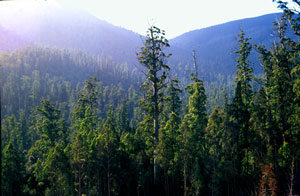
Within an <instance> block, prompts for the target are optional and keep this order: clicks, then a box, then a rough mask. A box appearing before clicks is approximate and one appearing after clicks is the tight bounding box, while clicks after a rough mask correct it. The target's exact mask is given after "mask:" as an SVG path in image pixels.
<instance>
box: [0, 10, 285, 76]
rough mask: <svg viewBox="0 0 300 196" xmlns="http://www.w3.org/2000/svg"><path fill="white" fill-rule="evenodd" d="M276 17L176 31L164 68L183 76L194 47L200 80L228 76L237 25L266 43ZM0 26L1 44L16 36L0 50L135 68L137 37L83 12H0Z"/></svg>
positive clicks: (258, 69) (252, 58)
mask: <svg viewBox="0 0 300 196" xmlns="http://www.w3.org/2000/svg"><path fill="white" fill-rule="evenodd" d="M18 9H20V10H21V11H20V10H19V11H18ZM278 18H280V14H269V15H264V16H260V17H256V18H249V19H242V20H237V21H232V22H229V23H225V24H220V25H216V26H212V27H208V28H204V29H199V30H193V31H190V32H188V33H185V34H183V35H180V36H178V37H176V38H174V39H171V40H170V45H171V48H170V50H169V51H170V52H171V53H172V54H173V55H172V57H171V58H170V66H171V67H172V68H173V69H174V72H176V73H177V74H178V75H179V76H180V77H182V76H183V77H185V78H188V77H189V73H190V69H191V67H190V66H189V65H191V64H192V55H191V52H192V50H193V49H195V50H196V53H197V60H198V61H199V65H200V71H201V72H202V73H203V75H205V77H204V80H209V79H210V78H211V77H210V76H209V75H210V74H215V73H221V74H225V75H228V74H233V73H234V71H235V68H234V65H235V57H236V56H235V55H234V54H233V53H234V51H235V50H236V48H237V45H236V42H237V38H236V37H237V34H238V33H239V32H240V29H241V28H243V29H244V31H245V33H246V35H247V36H249V37H252V38H253V39H252V40H251V43H256V44H266V45H268V46H269V45H270V44H271V43H272V41H273V40H274V36H275V35H274V33H273V31H274V28H273V22H274V21H275V20H276V19H278ZM8 19H9V20H8ZM28 21H30V22H28ZM170 22H171V21H170ZM0 26H2V27H1V28H0V34H1V37H0V42H1V43H3V42H4V41H3V40H5V41H6V40H12V39H10V38H11V37H12V36H13V37H17V39H14V41H9V42H8V43H6V42H7V41H6V42H4V43H5V44H3V45H0V50H8V49H14V48H16V47H21V46H24V44H29V43H30V44H36V45H41V46H51V47H58V48H61V49H74V50H81V51H83V52H85V53H87V54H92V55H97V56H98V55H100V56H104V57H109V58H110V57H111V58H112V60H113V61H115V62H118V63H122V64H123V63H127V64H128V67H129V68H130V69H133V68H135V67H137V66H139V64H138V61H137V58H136V52H138V50H139V48H140V47H141V45H142V43H143V39H144V37H143V36H141V35H139V34H137V33H134V32H132V31H129V30H126V29H124V28H121V27H117V26H114V25H111V24H109V23H107V22H105V21H103V20H100V19H98V18H96V17H94V16H92V15H90V14H89V13H86V12H83V11H79V10H70V9H65V8H61V7H57V6H52V7H51V6H50V7H44V6H41V5H40V6H37V7H35V8H32V10H30V9H28V10H27V9H21V8H16V10H14V12H10V13H7V12H2V13H0ZM145 31H146V30H145ZM16 35H17V36H16ZM1 40H2V41H1ZM250 61H253V65H252V66H253V67H254V72H256V73H261V72H262V68H261V66H260V65H259V63H258V61H257V55H255V54H253V55H252V56H250ZM204 73H205V74H204ZM213 79H215V77H213Z"/></svg>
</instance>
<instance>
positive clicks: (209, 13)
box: [0, 0, 280, 39]
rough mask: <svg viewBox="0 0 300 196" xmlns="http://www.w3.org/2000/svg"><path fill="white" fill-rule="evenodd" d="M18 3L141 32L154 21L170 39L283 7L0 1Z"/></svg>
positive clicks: (265, 3) (255, 2)
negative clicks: (78, 13)
mask: <svg viewBox="0 0 300 196" xmlns="http://www.w3.org/2000/svg"><path fill="white" fill-rule="evenodd" d="M15 3H18V4H20V3H22V4H24V6H25V7H27V8H29V7H32V6H34V4H37V3H38V4H52V5H57V6H67V7H72V8H76V9H84V10H86V11H88V12H90V13H91V14H93V15H95V16H97V17H98V18H100V19H103V20H106V21H107V22H109V23H111V24H114V25H117V26H121V27H124V28H126V29H129V30H132V31H134V32H137V33H139V34H142V35H145V33H146V30H147V28H148V26H149V25H150V24H154V25H157V26H159V27H160V28H162V29H164V30H166V33H167V37H168V38H169V39H170V38H174V37H176V36H178V35H180V34H182V33H185V32H188V31H191V30H194V29H200V28H203V27H208V26H212V25H215V24H220V23H224V22H228V21H232V20H237V19H242V18H248V17H255V16H259V15H264V14H268V13H274V12H279V11H280V10H279V9H278V8H277V7H276V6H277V5H276V3H273V2H272V0H251V1H249V0H227V1H224V0H214V1H203V0H185V1H182V0H164V1H161V0H151V1H150V0H127V1H124V0H86V1H82V0H48V1H31V0H17V1H14V2H1V3H0V11H2V12H3V11H4V10H7V11H9V10H10V9H13V4H15ZM24 9H26V8H24Z"/></svg>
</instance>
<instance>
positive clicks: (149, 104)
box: [137, 26, 170, 184]
mask: <svg viewBox="0 0 300 196" xmlns="http://www.w3.org/2000/svg"><path fill="white" fill-rule="evenodd" d="M164 36H165V32H164V31H163V30H160V29H159V28H157V27H155V26H151V27H150V28H149V29H148V33H147V39H146V41H145V43H144V46H143V47H142V48H141V51H140V52H139V53H138V54H137V55H138V60H139V61H140V63H141V64H142V65H143V66H144V67H145V68H146V69H147V73H146V74H145V75H146V77H147V81H146V82H144V84H143V86H142V88H143V89H144V90H146V93H147V94H146V97H145V99H144V100H143V101H142V103H143V109H144V110H145V111H146V112H147V113H148V115H150V116H151V118H152V119H153V131H154V152H153V156H154V183H155V184H157V183H158V163H157V146H158V144H159V126H160V123H159V115H160V113H161V111H162V98H163V89H164V88H165V80H166V78H167V71H168V70H169V69H170V68H169V66H168V65H167V64H166V63H165V59H166V58H167V57H169V56H170V55H166V54H165V53H164V51H163V49H164V48H166V47H169V43H168V40H167V39H166V38H165V37H164Z"/></svg>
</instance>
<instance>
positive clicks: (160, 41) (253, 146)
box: [0, 0, 300, 196]
mask: <svg viewBox="0 0 300 196" xmlns="http://www.w3.org/2000/svg"><path fill="white" fill-rule="evenodd" d="M276 3H277V4H278V6H279V7H280V8H281V9H283V10H284V14H283V15H282V16H281V18H280V20H279V21H277V22H275V23H274V28H275V29H276V32H277V33H276V37H275V38H274V42H273V44H272V45H270V46H265V45H261V44H260V43H257V44H252V43H250V41H251V40H252V39H253V38H251V37H249V35H248V34H247V33H246V32H245V31H244V30H241V31H240V33H239V34H238V35H237V37H238V40H237V42H236V45H237V50H236V51H235V54H236V59H235V60H236V62H235V65H232V66H235V68H234V69H236V72H235V75H234V76H231V75H228V76H227V78H224V76H223V75H220V74H218V73H216V74H214V75H213V77H212V78H214V80H211V81H209V80H206V81H205V80H204V79H203V78H204V73H203V71H201V68H200V67H201V66H204V65H203V64H201V63H199V61H198V58H197V57H198V56H199V53H198V51H197V50H196V51H193V53H192V51H191V53H190V55H191V57H192V58H193V62H192V65H190V67H193V69H191V70H190V71H189V76H188V77H187V76H186V75H185V74H183V73H182V72H181V73H178V74H176V72H177V71H179V70H180V69H177V70H176V71H174V70H173V71H172V66H171V65H170V63H171V62H172V61H169V60H168V59H169V57H170V55H169V53H168V52H169V51H170V50H169V49H167V48H168V47H172V45H171V46H170V45H169V41H168V40H167V39H166V38H165V32H164V31H163V30H161V29H159V28H158V27H156V26H150V27H149V29H148V34H147V36H146V38H145V39H144V42H143V46H142V48H140V50H139V52H138V53H137V54H136V58H137V61H139V62H140V66H139V67H137V69H132V68H130V66H129V65H126V64H121V63H117V62H114V61H113V60H112V59H109V58H104V57H103V56H102V57H96V56H90V55H87V54H85V53H83V52H80V51H74V50H63V49H57V48H52V47H26V48H23V49H18V50H14V51H11V52H2V53H0V64H1V67H0V81H1V150H2V151H1V194H2V195H79V196H83V195H108V196H113V195H130V196H141V195H143V196H148V195H149V196H150V195H162V196H163V195H165V196H171V195H172V196H179V195H184V196H193V195H214V196H217V195H258V196H261V195H272V196H275V195H289V196H291V195H299V194H300V170H299V168H300V159H299V158H300V105H299V104H300V58H299V55H300V43H299V35H300V17H299V12H300V2H299V1H298V0H295V1H294V4H293V5H290V4H288V3H285V2H282V1H276ZM291 32H292V35H291ZM295 38H296V39H295ZM253 52H257V53H258V54H259V57H258V59H257V60H258V61H260V63H261V65H262V68H263V74H255V73H256V72H255V70H253V67H252V66H251V64H252V61H251V59H252V58H253V56H251V55H252V53H253ZM197 54H198V55H197ZM220 63H222V62H220ZM254 68H255V66H254Z"/></svg>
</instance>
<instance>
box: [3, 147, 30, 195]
mask: <svg viewBox="0 0 300 196" xmlns="http://www.w3.org/2000/svg"><path fill="white" fill-rule="evenodd" d="M2 156H3V158H2V165H1V167H2V171H1V195H8V196H10V195H11V196H13V195H23V185H24V182H25V179H24V174H25V168H24V160H23V159H22V156H21V155H20V153H19V152H18V151H17V150H16V148H15V146H14V145H13V143H12V142H9V143H8V144H7V145H6V146H5V148H4V149H3V154H2Z"/></svg>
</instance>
